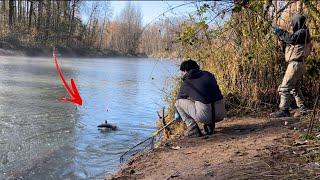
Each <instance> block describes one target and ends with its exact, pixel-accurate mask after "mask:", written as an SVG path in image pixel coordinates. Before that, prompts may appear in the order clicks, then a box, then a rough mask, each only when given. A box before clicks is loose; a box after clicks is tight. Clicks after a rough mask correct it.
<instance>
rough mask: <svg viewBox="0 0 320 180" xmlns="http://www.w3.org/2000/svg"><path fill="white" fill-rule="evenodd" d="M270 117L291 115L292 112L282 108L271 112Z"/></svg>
mask: <svg viewBox="0 0 320 180" xmlns="http://www.w3.org/2000/svg"><path fill="white" fill-rule="evenodd" d="M270 117H272V118H280V117H290V112H289V110H280V111H277V112H273V113H271V114H270Z"/></svg>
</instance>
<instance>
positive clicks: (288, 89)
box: [270, 14, 312, 117]
mask: <svg viewBox="0 0 320 180" xmlns="http://www.w3.org/2000/svg"><path fill="white" fill-rule="evenodd" d="M291 27H292V31H293V33H289V32H287V31H285V30H282V29H280V28H279V27H273V32H274V33H275V34H276V35H278V37H279V39H280V40H281V41H282V42H284V43H285V44H286V48H285V60H286V62H288V67H287V70H286V73H285V75H284V78H283V80H282V83H281V85H280V86H279V88H278V91H279V94H280V105H279V108H280V111H277V112H274V113H271V114H270V116H271V117H289V116H290V112H289V108H290V98H291V97H292V96H293V97H294V98H295V101H296V104H297V106H298V107H299V109H300V110H299V111H297V112H296V113H295V114H294V117H301V116H303V115H305V114H307V108H306V106H305V103H304V97H303V95H302V92H301V89H300V85H301V84H300V83H301V80H302V76H303V70H304V59H305V58H306V57H307V56H308V55H309V54H310V52H311V49H312V47H311V39H310V34H309V30H308V28H307V26H306V17H305V16H302V15H300V14H297V15H294V16H293V17H292V20H291Z"/></svg>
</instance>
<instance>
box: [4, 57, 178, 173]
mask: <svg viewBox="0 0 320 180" xmlns="http://www.w3.org/2000/svg"><path fill="white" fill-rule="evenodd" d="M75 62H76V63H75ZM154 64H155V61H153V60H150V59H148V60H147V59H133V58H123V59H119V58H117V59H112V58H110V59H77V60H75V59H63V60H60V65H61V68H62V71H63V73H64V74H65V75H66V78H67V79H70V78H74V79H75V81H76V83H77V85H78V88H79V91H80V94H81V96H82V98H83V100H84V104H83V106H82V107H76V106H74V105H72V104H70V103H65V102H59V101H57V100H56V98H57V97H64V96H68V94H67V93H66V91H65V89H64V88H63V87H62V85H61V84H60V79H59V77H57V75H56V71H55V67H54V65H53V63H52V60H51V59H50V58H32V59H31V58H12V57H10V58H9V57H1V62H0V146H1V148H0V179H4V178H8V177H9V178H10V177H11V178H17V177H20V176H22V177H23V178H25V179H65V178H71V179H74V178H75V179H82V178H83V179H86V178H93V177H95V178H96V177H99V176H101V177H102V176H103V175H104V174H105V173H106V172H111V171H113V170H114V169H115V168H116V167H117V166H118V164H119V157H120V155H121V154H122V153H123V152H125V151H126V150H127V149H128V148H130V147H131V146H132V145H134V144H135V143H137V142H138V141H140V140H142V139H143V138H145V137H147V136H149V135H150V134H151V132H152V131H153V130H154V129H155V127H154V119H155V118H156V113H155V112H156V110H158V109H160V108H161V107H160V106H159V104H163V102H162V100H161V98H162V97H161V95H160V94H159V91H160V90H159V87H162V86H164V82H165V79H166V78H167V77H168V76H170V75H171V74H174V73H175V69H176V67H174V66H173V63H172V62H162V63H161V64H160V65H157V66H158V69H155V70H154V72H153V76H155V77H157V80H152V79H150V78H149V75H150V73H151V71H152V69H153V67H154ZM157 104H158V105H157ZM107 110H108V111H107ZM104 120H108V122H111V123H114V124H117V126H118V127H119V131H115V132H109V133H101V132H99V131H98V130H97V128H96V126H97V125H98V124H100V123H101V122H103V121H104Z"/></svg>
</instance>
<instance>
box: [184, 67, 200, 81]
mask: <svg viewBox="0 0 320 180" xmlns="http://www.w3.org/2000/svg"><path fill="white" fill-rule="evenodd" d="M201 75H202V71H201V70H199V69H191V70H190V71H188V72H187V73H186V74H185V75H184V77H183V78H182V79H183V80H186V79H196V78H199V77H200V76H201Z"/></svg>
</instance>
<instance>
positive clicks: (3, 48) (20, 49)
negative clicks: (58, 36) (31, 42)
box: [0, 41, 146, 57]
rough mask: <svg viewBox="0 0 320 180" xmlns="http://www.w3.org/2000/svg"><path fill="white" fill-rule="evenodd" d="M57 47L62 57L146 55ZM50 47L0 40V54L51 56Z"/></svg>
mask: <svg viewBox="0 0 320 180" xmlns="http://www.w3.org/2000/svg"><path fill="white" fill-rule="evenodd" d="M57 48H58V51H59V53H60V54H61V56H63V57H146V55H140V54H139V55H131V54H128V53H123V52H118V51H113V50H109V49H104V50H100V49H94V48H83V47H77V48H76V47H73V48H71V47H63V46H57ZM52 49H53V47H48V46H22V45H20V44H14V45H13V44H10V43H7V42H3V41H0V56H29V57H51V56H52Z"/></svg>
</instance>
